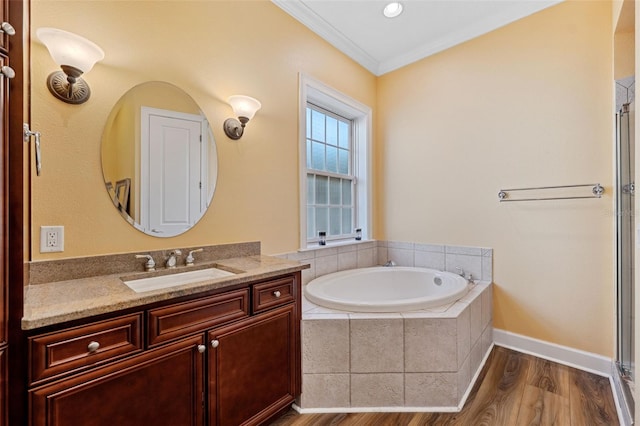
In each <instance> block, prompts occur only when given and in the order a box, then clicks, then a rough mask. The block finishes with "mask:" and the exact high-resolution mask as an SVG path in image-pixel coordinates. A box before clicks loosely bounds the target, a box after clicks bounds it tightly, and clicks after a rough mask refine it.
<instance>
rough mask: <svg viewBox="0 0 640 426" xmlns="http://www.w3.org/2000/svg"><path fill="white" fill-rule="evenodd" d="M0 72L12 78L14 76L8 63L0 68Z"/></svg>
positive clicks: (14, 73)
mask: <svg viewBox="0 0 640 426" xmlns="http://www.w3.org/2000/svg"><path fill="white" fill-rule="evenodd" d="M0 74H2V75H4V76H5V77H7V78H13V77H15V76H16V72H15V71H14V70H13V68H11V67H10V66H9V65H5V66H3V67H2V68H0Z"/></svg>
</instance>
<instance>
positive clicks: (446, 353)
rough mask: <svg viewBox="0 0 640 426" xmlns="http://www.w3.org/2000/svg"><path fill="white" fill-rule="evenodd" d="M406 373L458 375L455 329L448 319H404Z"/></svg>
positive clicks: (451, 320)
mask: <svg viewBox="0 0 640 426" xmlns="http://www.w3.org/2000/svg"><path fill="white" fill-rule="evenodd" d="M404 324H405V327H404V344H405V346H404V360H405V364H404V365H405V371H407V372H412V373H423V372H424V373H426V372H443V371H457V370H458V364H457V341H456V340H457V339H456V331H457V325H456V320H455V319H450V318H443V319H441V318H420V319H418V318H405V320H404Z"/></svg>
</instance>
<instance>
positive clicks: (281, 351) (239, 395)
mask: <svg viewBox="0 0 640 426" xmlns="http://www.w3.org/2000/svg"><path fill="white" fill-rule="evenodd" d="M295 306H296V305H295V304H290V305H288V306H285V307H282V308H279V309H274V310H272V311H269V312H266V313H264V314H261V315H257V316H254V317H251V318H250V319H248V320H245V321H241V322H239V323H236V324H235V325H232V326H228V327H224V328H220V329H217V330H213V331H211V332H209V333H208V340H209V348H208V353H209V356H208V360H209V361H208V362H209V424H210V425H219V426H239V425H255V424H261V423H263V422H265V421H266V420H267V419H269V418H271V417H272V416H273V415H275V414H277V413H278V412H280V411H281V410H283V409H284V408H286V407H288V406H289V405H290V404H291V403H292V402H293V400H294V395H295V386H296V381H295V374H294V371H295V365H296V361H295V356H296V355H295V354H296V351H295V344H296V339H295V330H296V329H297V328H296V327H295V319H296V314H295Z"/></svg>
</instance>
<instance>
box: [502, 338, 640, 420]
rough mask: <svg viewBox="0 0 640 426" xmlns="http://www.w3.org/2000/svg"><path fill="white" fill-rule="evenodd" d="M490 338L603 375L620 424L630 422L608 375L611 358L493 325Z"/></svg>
mask: <svg viewBox="0 0 640 426" xmlns="http://www.w3.org/2000/svg"><path fill="white" fill-rule="evenodd" d="M493 342H494V344H496V345H497V346H502V347H505V348H509V349H513V350H514V351H518V352H523V353H526V354H529V355H533V356H536V357H538V358H543V359H547V360H549V361H553V362H557V363H558V364H563V365H567V366H569V367H573V368H577V369H579V370H584V371H588V372H590V373H593V374H597V375H599V376H603V377H607V378H608V379H609V383H610V385H611V390H612V392H613V399H614V401H615V404H616V411H617V412H618V419H619V421H620V423H621V425H624V426H626V425H631V424H633V423H632V422H630V419H629V416H628V414H627V415H625V414H626V413H628V412H629V409H628V407H627V406H626V399H625V398H624V397H623V396H622V395H621V394H619V392H618V391H619V387H618V386H616V383H615V378H614V377H613V375H612V371H613V370H612V365H613V364H614V361H613V360H612V359H611V358H607V357H605V356H602V355H598V354H594V353H591V352H585V351H581V350H579V349H574V348H570V347H568V346H562V345H558V344H556V343H551V342H545V341H544V340H538V339H534V338H532V337H527V336H523V335H521V334H516V333H511V332H509V331H506V330H500V329H497V328H494V329H493ZM623 405H624V407H623Z"/></svg>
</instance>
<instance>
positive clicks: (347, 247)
mask: <svg viewBox="0 0 640 426" xmlns="http://www.w3.org/2000/svg"><path fill="white" fill-rule="evenodd" d="M279 257H283V258H286V259H290V260H297V261H301V262H304V263H308V264H309V265H310V268H309V269H307V270H305V271H303V273H302V283H303V284H308V283H309V282H310V281H311V280H313V279H314V278H317V277H321V276H323V275H326V274H330V273H332V272H339V271H344V270H347V269H355V268H368V267H371V266H377V265H384V264H385V263H386V262H387V261H388V260H393V261H394V262H395V263H396V264H397V265H398V266H415V267H419V268H431V269H437V270H439V271H449V272H454V273H456V272H457V270H456V267H460V268H462V269H464V271H465V272H466V273H467V274H469V273H471V274H472V275H473V278H474V279H476V280H481V281H492V280H493V249H490V248H483V247H464V246H447V245H441V244H423V243H411V242H398V241H361V242H355V241H354V242H353V243H347V244H339V245H333V246H332V245H328V246H326V247H317V248H311V249H305V250H300V251H297V252H294V253H286V254H281V255H279Z"/></svg>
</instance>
